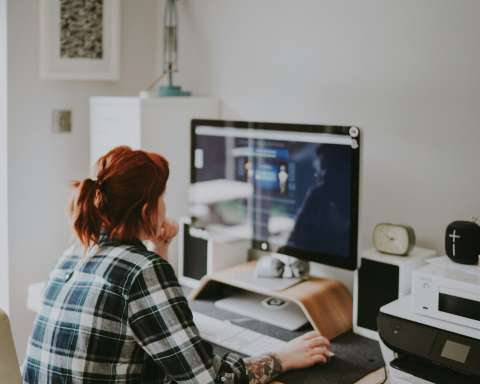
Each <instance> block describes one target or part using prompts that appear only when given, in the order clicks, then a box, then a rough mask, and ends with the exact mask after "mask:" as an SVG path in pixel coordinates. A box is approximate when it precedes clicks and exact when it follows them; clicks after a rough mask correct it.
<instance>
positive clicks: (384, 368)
mask: <svg viewBox="0 0 480 384" xmlns="http://www.w3.org/2000/svg"><path fill="white" fill-rule="evenodd" d="M383 372H385V378H384V379H383V381H382V382H381V383H378V384H385V383H386V382H387V379H388V373H387V366H386V365H384V366H383Z"/></svg>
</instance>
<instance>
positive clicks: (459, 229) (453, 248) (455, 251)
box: [445, 221, 480, 264]
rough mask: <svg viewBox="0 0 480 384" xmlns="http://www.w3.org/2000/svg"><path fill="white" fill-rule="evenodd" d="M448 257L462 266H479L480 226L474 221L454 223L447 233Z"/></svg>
mask: <svg viewBox="0 0 480 384" xmlns="http://www.w3.org/2000/svg"><path fill="white" fill-rule="evenodd" d="M445 250H446V252H447V255H448V257H449V258H450V259H451V260H453V261H454V262H456V263H460V264H478V257H479V256H480V226H479V225H478V224H477V223H475V222H473V221H454V222H453V223H451V224H449V225H448V227H447V230H446V232H445Z"/></svg>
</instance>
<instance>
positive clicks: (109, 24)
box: [39, 0, 120, 81]
mask: <svg viewBox="0 0 480 384" xmlns="http://www.w3.org/2000/svg"><path fill="white" fill-rule="evenodd" d="M39 36H40V77H41V78H42V79H50V80H90V81H117V80H119V77H120V0H40V33H39Z"/></svg>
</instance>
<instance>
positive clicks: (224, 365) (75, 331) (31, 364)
mask: <svg viewBox="0 0 480 384" xmlns="http://www.w3.org/2000/svg"><path fill="white" fill-rule="evenodd" d="M82 254H83V248H81V247H80V246H79V245H78V244H77V245H73V246H72V247H70V248H69V249H68V250H67V251H66V252H65V254H64V255H63V257H62V258H61V259H60V261H59V262H58V264H57V265H56V267H55V268H54V270H53V272H52V273H51V275H50V277H49V281H48V283H47V285H46V287H45V290H44V293H43V304H42V310H41V312H40V313H39V314H38V316H37V318H36V320H35V324H34V327H33V332H32V335H31V337H30V339H29V344H28V350H27V355H26V358H25V362H24V364H23V367H22V371H23V380H24V383H28V384H37V383H38V384H53V383H55V384H56V383H59V384H60V383H62V384H63V383H65V384H67V383H68V384H76V383H83V384H86V383H88V384H94V383H95V384H97V383H102V384H110V383H112V384H113V383H124V384H133V383H135V384H140V383H142V384H145V383H165V382H177V383H214V382H215V383H220V382H221V383H228V382H231V383H242V382H246V381H247V380H248V379H247V376H248V375H247V373H246V368H245V361H244V360H242V359H241V358H240V357H239V356H236V355H235V354H226V355H225V356H223V357H220V356H216V355H214V353H213V350H212V346H211V345H210V344H209V343H207V342H206V341H204V340H203V339H201V338H200V336H199V333H198V330H197V328H196V327H195V325H194V323H193V320H192V313H191V311H190V309H189V307H188V303H187V300H186V299H185V297H184V295H183V293H182V290H181V287H180V286H179V283H178V281H177V278H176V276H175V273H174V271H173V269H172V267H171V265H170V264H169V263H168V262H167V261H165V260H163V259H161V258H160V257H159V256H158V255H157V254H155V253H153V252H150V251H148V250H147V249H146V248H145V247H144V246H143V244H142V243H141V242H138V243H135V244H120V243H116V242H110V241H107V240H106V239H103V240H102V241H101V242H100V244H99V245H98V247H95V248H93V250H92V251H91V252H89V253H88V255H86V256H82Z"/></svg>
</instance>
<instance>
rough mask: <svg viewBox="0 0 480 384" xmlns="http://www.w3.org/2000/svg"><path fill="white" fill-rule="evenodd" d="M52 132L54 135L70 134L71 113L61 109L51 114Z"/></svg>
mask: <svg viewBox="0 0 480 384" xmlns="http://www.w3.org/2000/svg"><path fill="white" fill-rule="evenodd" d="M52 122H53V125H52V131H53V132H54V133H67V132H72V111H70V110H66V109H62V110H54V111H53V112H52Z"/></svg>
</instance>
